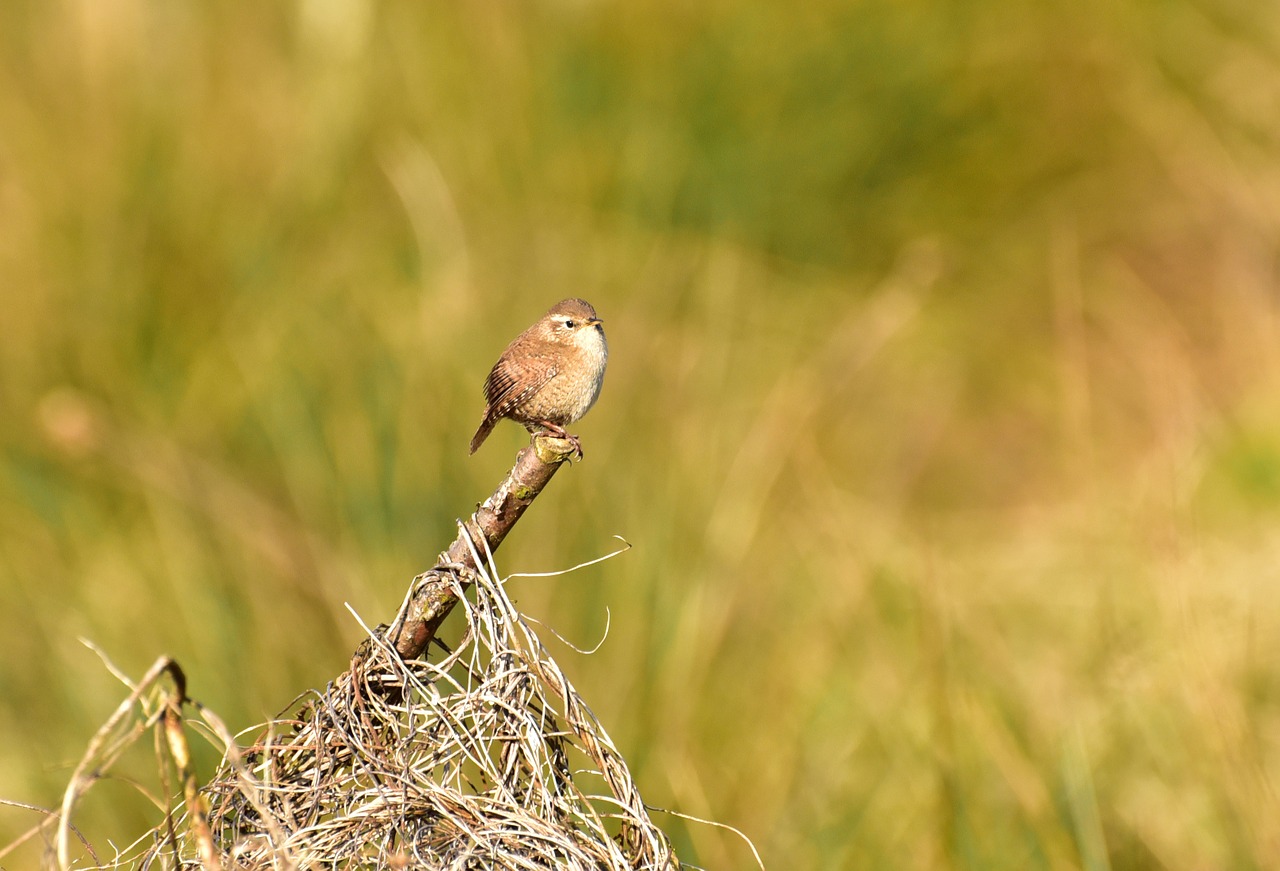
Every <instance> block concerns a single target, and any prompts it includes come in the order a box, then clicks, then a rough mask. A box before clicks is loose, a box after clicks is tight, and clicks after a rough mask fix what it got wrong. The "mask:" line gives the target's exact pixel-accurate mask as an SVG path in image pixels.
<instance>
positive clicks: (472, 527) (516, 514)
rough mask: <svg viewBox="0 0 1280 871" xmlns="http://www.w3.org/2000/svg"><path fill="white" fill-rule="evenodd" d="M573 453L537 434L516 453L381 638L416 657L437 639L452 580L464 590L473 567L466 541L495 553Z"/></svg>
mask: <svg viewBox="0 0 1280 871" xmlns="http://www.w3.org/2000/svg"><path fill="white" fill-rule="evenodd" d="M574 452H575V447H574V445H573V443H572V442H571V441H569V440H568V439H560V438H551V437H547V436H543V435H538V436H536V437H535V438H534V440H533V444H531V445H530V446H529V447H527V448H525V449H523V450H522V451H520V453H519V454H518V455H517V456H516V463H515V465H514V466H512V467H511V471H510V472H508V473H507V477H506V478H505V479H503V481H502V483H501V484H499V485H498V489H496V490H494V491H493V495H492V496H490V497H489V498H488V499H486V500H485V501H484V502H483V503H481V504H480V506H479V507H478V508H477V509H476V512H475V514H473V515H471V517H470V519H469V520H468V521H467V523H466V528H467V530H468V531H469V532H470V536H468V535H466V534H465V533H464V532H463V531H462V530H459V532H458V537H457V538H455V539H454V541H453V544H451V545H449V548H448V549H447V550H445V551H444V552H443V553H441V554H440V556H439V557H437V558H436V564H435V566H434V567H433V568H431V569H429V570H428V571H425V572H423V573H422V574H420V575H418V576H417V577H416V578H414V579H413V592H412V593H411V594H410V598H409V603H408V606H407V607H406V608H404V609H403V610H402V612H401V613H402V615H403V616H402V619H400V620H398V621H397V622H396V624H395V625H393V626H392V627H391V628H390V629H388V630H387V635H386V637H387V639H388V640H389V641H391V643H392V644H394V645H395V648H396V651H397V652H398V653H399V654H400V655H401V656H402V657H404V658H405V659H415V658H416V657H418V656H421V655H422V654H423V652H425V651H426V649H427V647H428V645H430V644H431V640H432V639H433V638H435V637H436V632H437V630H439V628H440V624H441V623H442V622H443V621H444V618H445V617H447V616H449V612H450V611H452V610H453V606H454V605H456V604H457V602H458V595H457V592H456V590H457V589H458V587H457V585H456V584H455V581H454V578H458V579H460V580H461V582H462V584H461V589H462V590H463V591H465V590H466V588H467V587H468V586H470V584H471V580H470V578H471V576H472V575H473V574H474V573H475V571H476V569H477V566H476V564H475V560H474V558H473V556H472V553H473V551H472V550H471V546H469V545H468V543H467V540H468V538H469V537H472V538H474V539H475V541H476V542H479V541H482V540H483V541H485V542H486V543H487V544H488V547H489V550H490V551H496V550H497V549H498V546H499V545H500V544H502V540H503V539H505V538H506V537H507V533H508V532H510V531H511V528H512V527H513V526H515V525H516V521H517V520H519V519H520V517H521V516H522V515H523V514H524V512H525V509H526V508H528V507H529V506H530V505H531V504H533V500H534V499H536V498H538V494H539V493H541V492H542V488H543V487H545V486H547V482H548V481H550V480H551V477H552V476H553V475H554V474H555V473H556V470H557V469H559V468H560V466H561V464H563V463H564V462H565V461H566V460H568V459H569V458H570V457H571V456H573V455H574ZM364 654H365V650H364V647H363V646H362V648H361V650H359V651H357V652H356V659H357V660H361V659H363V658H364Z"/></svg>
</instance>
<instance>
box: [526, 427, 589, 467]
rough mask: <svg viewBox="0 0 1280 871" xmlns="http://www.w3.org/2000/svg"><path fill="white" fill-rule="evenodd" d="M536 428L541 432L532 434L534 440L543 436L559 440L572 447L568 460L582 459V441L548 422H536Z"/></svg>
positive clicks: (562, 428)
mask: <svg viewBox="0 0 1280 871" xmlns="http://www.w3.org/2000/svg"><path fill="white" fill-rule="evenodd" d="M538 426H540V427H542V430H541V431H540V432H535V433H534V434H533V437H534V438H535V439H537V437H538V436H545V437H548V438H553V439H560V440H563V441H566V442H568V443H569V444H571V445H573V453H572V454H570V455H569V456H570V458H571V459H576V460H581V459H582V456H583V454H582V440H581V439H579V438H578V437H577V436H576V435H574V434H573V433H571V432H569V431H568V430H566V429H565V428H564V427H562V426H560V425H559V424H554V423H551V421H548V420H540V421H538Z"/></svg>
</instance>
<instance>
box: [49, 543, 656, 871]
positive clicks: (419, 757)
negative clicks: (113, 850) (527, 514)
mask: <svg viewBox="0 0 1280 871" xmlns="http://www.w3.org/2000/svg"><path fill="white" fill-rule="evenodd" d="M460 528H462V529H463V530H464V534H465V527H460ZM481 547H483V544H482V545H481ZM471 555H472V557H473V559H474V562H475V565H478V566H481V569H480V570H478V571H473V570H471V569H470V568H469V567H466V566H456V567H453V568H452V569H450V571H451V572H452V578H453V582H454V584H455V591H454V592H455V593H456V594H457V595H458V597H459V601H460V603H461V607H462V611H463V613H464V615H465V620H466V626H465V630H464V632H463V635H462V638H461V641H460V642H459V643H458V645H457V646H456V648H455V649H453V650H451V651H446V654H445V655H444V657H443V658H442V659H440V660H439V661H437V662H430V661H427V660H426V659H425V658H421V659H412V660H405V659H404V658H402V657H401V656H400V655H399V654H398V653H397V652H396V650H395V648H394V646H393V645H392V644H390V643H388V641H387V640H386V638H385V634H386V632H385V628H382V627H380V628H379V629H378V630H373V631H370V633H369V636H368V640H367V642H366V643H365V645H364V646H363V647H362V648H361V650H360V651H359V652H358V653H357V655H356V657H355V658H354V659H353V663H352V668H351V669H350V670H348V671H347V672H345V673H343V674H342V675H341V676H340V677H339V678H338V679H336V680H335V681H334V682H332V683H331V684H330V685H329V686H328V687H327V688H325V689H324V690H323V691H319V692H312V693H308V694H307V695H306V696H304V697H302V698H300V699H299V700H298V701H297V702H296V703H295V705H294V706H292V707H291V713H288V714H286V715H284V716H282V717H280V718H277V719H275V720H273V721H271V722H269V723H266V724H264V725H263V726H262V727H260V737H259V739H258V740H257V741H256V742H255V743H254V744H253V745H252V746H251V747H249V748H248V749H244V750H242V749H240V748H239V747H238V746H237V742H236V741H235V739H234V737H233V736H232V735H230V733H229V732H228V731H227V730H226V729H225V728H224V727H223V726H222V724H221V722H220V721H219V720H218V719H217V717H216V716H214V715H213V714H212V713H211V712H209V711H207V710H205V709H203V708H200V706H199V705H196V708H197V710H198V711H199V714H200V715H201V720H202V721H203V722H202V723H199V721H197V720H196V719H194V718H192V719H188V720H186V721H185V725H188V726H196V727H197V728H198V730H199V731H200V732H201V733H203V734H206V735H209V736H210V740H212V741H213V742H214V744H215V745H216V746H218V747H219V750H220V751H221V752H222V753H223V762H222V764H221V765H220V766H219V768H218V770H217V772H216V773H215V775H214V777H213V778H212V780H211V781H210V782H209V783H208V784H207V785H205V786H204V787H203V788H202V789H201V790H200V792H199V794H198V795H197V794H196V791H195V789H194V782H193V779H192V777H191V773H190V767H189V762H188V759H189V753H188V751H187V748H186V745H185V738H184V737H182V736H183V730H182V728H181V726H180V725H179V720H178V719H177V717H176V713H177V712H178V710H179V707H180V706H179V701H185V686H184V680H183V678H182V674H181V671H180V670H179V669H178V668H177V667H176V665H175V664H173V663H171V662H169V661H167V660H162V661H161V662H159V663H157V666H156V667H155V668H153V669H152V672H151V673H149V675H148V676H147V678H146V679H144V681H143V682H141V683H140V684H139V685H138V686H134V687H133V692H132V693H131V695H130V697H129V699H127V700H126V702H125V703H122V705H121V707H120V708H119V709H118V710H117V714H116V716H115V717H113V719H112V720H111V721H109V722H108V723H107V724H106V725H104V727H103V730H102V731H101V732H100V733H99V736H98V737H97V738H96V739H95V741H94V742H93V744H92V745H91V747H90V750H89V752H88V753H87V754H86V758H85V760H84V761H83V762H82V763H81V766H80V767H79V769H78V770H77V773H76V776H75V777H73V782H72V785H71V786H70V787H69V788H68V792H67V798H66V800H65V801H64V804H63V812H62V814H61V831H60V833H59V837H58V841H59V849H58V854H59V855H58V863H59V865H61V866H63V867H69V866H70V862H69V859H68V845H69V843H70V834H71V833H72V832H73V831H74V830H73V829H72V828H71V825H70V819H71V816H72V811H73V808H74V806H75V804H76V803H77V801H78V800H79V798H80V797H81V796H83V794H84V792H85V791H86V790H87V789H88V787H89V786H90V785H91V784H92V782H93V781H94V779H96V777H97V773H98V772H101V771H103V770H105V768H104V766H109V765H110V763H111V761H112V760H114V759H115V758H117V757H118V755H119V753H120V752H122V750H123V749H124V748H125V747H127V746H128V745H129V744H131V743H132V742H134V741H136V740H137V739H138V738H140V737H142V736H143V735H144V734H146V731H147V727H148V726H150V725H156V726H157V727H159V728H158V730H157V733H156V734H157V739H158V740H161V741H162V745H161V746H163V747H166V748H167V750H168V754H169V759H171V760H172V761H173V763H174V764H175V766H176V768H177V770H178V773H179V775H180V778H181V779H182V780H183V781H184V786H185V787H186V801H185V802H184V805H183V806H182V808H181V811H180V812H175V811H173V810H171V811H170V812H169V813H168V814H166V819H165V821H164V822H163V823H162V824H161V825H159V826H157V827H156V828H155V829H154V830H153V831H151V832H149V833H148V834H147V835H146V836H144V837H143V838H141V839H139V840H138V841H137V842H135V844H134V845H133V846H132V847H130V848H125V849H124V850H121V851H118V852H117V854H116V856H115V858H113V859H110V860H108V861H106V862H104V861H103V860H101V859H100V858H99V857H98V856H97V855H96V854H95V853H94V852H93V850H92V848H89V847H88V845H87V844H86V845H85V846H86V848H87V850H88V853H89V855H90V857H91V858H92V861H93V864H94V865H96V866H98V867H141V868H157V867H165V868H191V869H197V868H205V869H209V868H227V867H233V868H252V869H258V868H263V869H265V868H272V869H292V868H309V867H332V866H334V865H335V864H340V865H341V866H342V867H360V868H369V869H391V868H406V867H416V868H449V869H467V868H485V869H493V868H496V869H512V871H515V869H522V871H523V869H542V868H557V869H592V871H596V869H678V868H680V867H681V864H680V861H679V859H678V858H677V857H676V856H675V854H674V852H673V850H672V847H671V844H670V842H669V841H668V839H667V837H666V836H665V835H664V834H663V832H662V831H661V830H660V829H659V828H658V827H657V826H656V825H655V824H654V823H653V821H652V820H651V819H650V817H649V812H648V809H647V808H646V806H645V804H644V802H643V800H642V799H641V797H640V792H639V790H638V788H637V787H636V784H635V782H634V781H633V780H632V778H631V776H630V773H629V772H628V769H627V765H626V762H625V761H624V760H623V758H622V756H621V755H620V754H619V753H618V751H617V749H616V748H615V747H614V746H613V744H612V742H611V741H610V739H609V736H608V734H607V733H606V732H605V730H604V728H603V726H601V724H600V722H599V720H597V719H596V717H595V715H594V714H593V713H592V712H591V710H590V709H589V708H588V707H587V705H586V703H585V702H584V701H583V700H582V698H581V696H579V695H578V693H577V691H576V690H575V689H574V688H573V685H572V684H571V683H570V682H569V680H568V678H567V677H566V676H565V674H564V672H563V671H562V670H561V668H560V666H559V665H557V664H556V662H555V660H554V659H553V658H552V657H551V655H550V654H549V653H548V651H547V649H546V648H545V647H544V646H543V644H542V642H541V641H540V640H539V638H538V636H537V634H536V633H535V632H534V631H533V630H532V629H531V628H530V626H529V623H528V622H526V620H525V618H523V617H522V616H521V615H520V613H519V612H518V611H517V610H516V608H515V606H514V605H513V604H512V601H511V599H510V598H509V597H508V595H507V592H506V590H505V588H504V585H503V581H502V580H500V579H499V578H498V575H497V572H496V570H495V569H494V565H493V560H492V554H491V553H489V552H488V551H487V550H486V553H485V557H486V558H481V557H480V555H479V554H478V553H477V552H476V550H475V544H474V542H473V543H472V554H471ZM419 582H422V581H421V579H420V581H419ZM468 586H470V587H471V588H472V589H474V591H475V592H474V601H469V600H468V599H467V598H466V597H465V596H464V595H463V594H464V591H465V590H466V589H467V587H468ZM412 598H413V597H412V590H411V591H410V595H409V596H407V597H406V600H405V606H404V608H407V607H408V606H409V603H410V601H411V600H412ZM404 608H402V613H401V615H400V619H403V617H404V614H403V610H404ZM440 646H441V647H444V645H443V644H441V645H440ZM164 673H169V674H171V675H172V676H173V681H174V683H175V684H176V685H177V692H176V693H170V692H167V691H165V692H162V691H159V690H156V692H155V693H149V692H148V690H150V689H154V688H155V687H157V685H158V684H159V683H160V681H159V678H160V677H161V676H162V675H163V674H164ZM157 693H158V696H157ZM158 699H159V703H157V700H158ZM135 704H137V705H138V706H139V710H141V711H142V713H143V715H144V716H142V717H141V718H140V720H138V721H136V722H134V723H132V724H126V723H125V720H126V719H127V716H126V715H127V714H128V712H129V711H130V710H132V709H133V708H134V706H135ZM198 723H199V725H197V724H198ZM175 726H178V728H176V729H175V728H174V727H175ZM107 736H112V737H107ZM161 736H164V737H163V739H161ZM160 767H161V773H162V778H166V770H167V766H166V765H165V764H163V763H162V764H161V766H160ZM90 772H92V773H90ZM166 785H167V783H166Z"/></svg>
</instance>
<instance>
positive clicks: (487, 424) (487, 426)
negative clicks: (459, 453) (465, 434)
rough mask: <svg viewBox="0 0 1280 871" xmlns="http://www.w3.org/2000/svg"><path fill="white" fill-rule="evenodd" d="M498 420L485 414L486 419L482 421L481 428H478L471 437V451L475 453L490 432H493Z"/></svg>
mask: <svg viewBox="0 0 1280 871" xmlns="http://www.w3.org/2000/svg"><path fill="white" fill-rule="evenodd" d="M497 422H498V421H497V419H496V418H491V417H489V416H488V415H485V419H484V420H482V421H480V428H479V429H478V430H476V434H475V435H473V436H472V437H471V453H473V454H474V453H475V452H476V451H477V450H479V449H480V446H481V445H482V444H484V440H485V439H487V438H488V437H489V433H491V432H493V427H494V424H496V423H497Z"/></svg>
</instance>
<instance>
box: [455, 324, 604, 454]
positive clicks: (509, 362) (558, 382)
mask: <svg viewBox="0 0 1280 871" xmlns="http://www.w3.org/2000/svg"><path fill="white" fill-rule="evenodd" d="M608 361H609V346H608V344H607V343H606V342H605V339H604V324H603V322H602V321H601V320H600V318H599V317H597V316H596V310H595V309H594V308H592V307H591V303H589V302H587V301H586V300H583V299H566V300H561V301H560V302H558V303H556V304H555V305H553V306H552V307H551V309H550V310H549V311H548V312H547V313H546V314H545V315H543V316H542V317H541V318H539V319H538V322H537V323H535V324H534V325H533V326H531V327H529V329H527V330H525V331H524V332H523V333H521V334H520V335H518V336H516V337H515V339H514V340H512V342H511V344H510V345H507V349H506V350H505V351H503V352H502V356H501V357H499V358H498V362H497V363H494V364H493V368H492V369H491V370H489V377H488V378H487V379H485V382H484V398H485V403H486V405H485V409H484V419H483V420H481V421H480V428H479V429H477V430H476V434H475V435H474V436H472V438H471V453H473V454H474V453H475V452H476V449H477V448H479V447H480V445H482V444H483V443H484V440H485V439H486V438H488V437H489V433H490V432H492V431H493V427H494V426H495V425H496V424H497V422H498V421H500V420H502V419H503V418H504V417H505V418H509V419H510V420H514V421H515V422H516V423H518V424H521V425H522V426H524V428H525V429H527V430H529V432H531V433H535V434H536V433H538V432H539V431H541V432H545V433H547V434H549V435H553V436H555V437H556V438H562V439H567V440H568V441H570V442H572V444H573V448H574V453H576V454H577V455H578V456H579V457H581V456H582V445H581V443H580V442H579V441H578V437H577V436H576V435H572V434H570V433H569V432H567V431H565V427H566V426H568V425H569V424H571V423H574V422H575V421H577V420H579V419H581V418H582V416H583V415H584V414H586V413H587V411H588V409H590V408H591V406H592V405H594V404H595V401H596V397H598V396H599V395H600V385H601V384H602V383H603V382H604V367H605V364H606V363H607V362H608Z"/></svg>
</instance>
